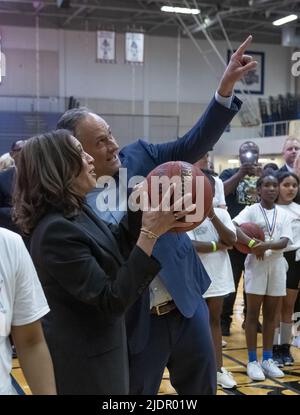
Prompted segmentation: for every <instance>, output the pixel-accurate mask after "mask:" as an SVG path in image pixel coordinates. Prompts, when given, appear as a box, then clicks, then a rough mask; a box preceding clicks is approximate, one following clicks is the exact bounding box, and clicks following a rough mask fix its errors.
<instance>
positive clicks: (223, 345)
mask: <svg viewBox="0 0 300 415" xmlns="http://www.w3.org/2000/svg"><path fill="white" fill-rule="evenodd" d="M226 346H227V342H226V341H225V340H223V339H222V347H226Z"/></svg>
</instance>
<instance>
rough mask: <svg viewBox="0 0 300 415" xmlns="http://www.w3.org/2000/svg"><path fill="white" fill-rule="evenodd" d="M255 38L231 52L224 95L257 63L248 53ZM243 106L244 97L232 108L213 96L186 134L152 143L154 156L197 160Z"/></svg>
mask: <svg viewBox="0 0 300 415" xmlns="http://www.w3.org/2000/svg"><path fill="white" fill-rule="evenodd" d="M251 41H252V36H249V37H248V38H247V39H246V40H245V42H244V43H243V44H242V45H241V46H240V47H239V48H238V49H237V51H236V52H235V53H233V55H232V56H231V59H230V62H229V64H228V66H227V67H226V69H225V72H224V74H223V76H222V79H221V81H220V83H219V87H218V90H217V92H218V94H219V95H220V96H222V97H227V96H231V94H232V91H233V89H234V85H235V83H236V82H237V81H239V80H240V79H241V78H242V77H243V76H244V75H245V74H246V73H248V72H249V71H251V70H253V69H254V68H255V67H256V65H257V62H254V61H253V59H252V57H251V56H248V55H245V54H244V52H245V50H246V49H247V48H248V47H249V46H250V43H251ZM240 106H241V101H240V100H238V99H237V98H236V97H234V98H233V99H232V103H231V107H230V108H227V106H226V105H225V104H224V105H223V104H222V103H219V102H217V100H216V99H215V98H213V99H212V101H211V102H210V104H209V105H208V107H207V109H206V111H205V112H204V114H203V115H202V117H201V118H200V119H199V121H198V122H197V123H196V124H195V125H194V127H192V129H191V130H190V131H188V132H187V133H186V134H185V135H184V136H183V137H181V138H179V139H178V140H176V141H172V142H168V143H164V144H156V145H153V144H152V145H151V144H150V145H149V147H148V150H149V152H150V153H151V156H152V157H153V158H155V160H156V162H157V164H161V163H165V162H167V161H170V160H183V161H187V162H189V163H195V162H196V161H197V160H199V159H200V158H201V157H202V156H203V155H204V154H205V153H207V152H208V151H211V150H212V148H213V146H214V145H215V144H216V142H217V141H218V140H219V138H220V137H221V135H222V134H223V132H224V130H225V128H226V127H227V125H228V124H229V123H230V122H231V120H232V118H233V117H234V116H235V115H236V113H237V112H238V110H239V108H240Z"/></svg>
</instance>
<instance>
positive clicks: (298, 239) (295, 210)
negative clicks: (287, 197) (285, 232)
mask: <svg viewBox="0 0 300 415" xmlns="http://www.w3.org/2000/svg"><path fill="white" fill-rule="evenodd" d="M278 206H280V207H281V208H283V209H284V210H285V211H286V212H287V213H288V214H289V215H290V218H291V222H292V231H293V244H289V245H288V246H287V247H286V248H285V250H284V251H285V252H286V251H295V250H298V249H299V248H300V205H298V203H295V202H292V203H290V204H289V205H278ZM299 254H300V252H297V255H296V256H299Z"/></svg>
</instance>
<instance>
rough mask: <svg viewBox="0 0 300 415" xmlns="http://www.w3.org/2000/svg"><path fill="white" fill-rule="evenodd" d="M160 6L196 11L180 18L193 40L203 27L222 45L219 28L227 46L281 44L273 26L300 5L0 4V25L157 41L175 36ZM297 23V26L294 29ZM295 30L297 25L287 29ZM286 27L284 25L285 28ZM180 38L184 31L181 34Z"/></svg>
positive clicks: (255, 1) (15, 0)
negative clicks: (129, 33) (138, 34)
mask: <svg viewBox="0 0 300 415" xmlns="http://www.w3.org/2000/svg"><path fill="white" fill-rule="evenodd" d="M162 5H168V6H170V5H173V6H181V7H186V6H190V7H191V8H195V7H196V6H197V8H199V9H200V11H201V13H200V15H198V16H197V17H196V18H195V17H193V16H185V15H179V16H180V19H181V27H183V26H185V27H186V28H188V30H189V31H191V32H192V33H193V34H194V35H195V36H196V37H200V38H201V37H203V33H202V29H203V27H206V30H207V31H208V33H209V34H210V35H211V36H212V38H213V39H215V40H218V39H224V34H223V33H224V32H222V29H221V27H222V26H221V25H222V24H223V26H224V28H225V30H226V33H227V35H228V37H229V39H230V40H231V41H235V40H236V41H240V40H241V39H243V38H245V37H246V35H248V34H249V33H252V34H254V35H255V42H264V43H278V44H280V43H281V28H279V27H274V26H273V25H272V21H273V20H276V19H278V18H280V17H284V16H286V15H288V14H291V13H295V14H298V13H299V17H300V0H299V1H297V0H280V1H270V0H206V1H198V0H81V1H79V0H70V5H69V7H67V8H59V7H58V6H57V0H44V1H40V0H34V1H32V0H4V1H1V0H0V25H16V26H34V25H35V22H36V18H35V15H36V13H37V11H38V14H39V24H40V27H45V28H57V29H59V28H63V29H67V30H90V31H91V30H97V29H100V30H110V29H114V30H116V31H117V32H124V31H126V30H132V29H134V30H138V31H139V30H143V31H144V32H145V33H146V34H149V35H156V36H177V34H178V27H179V26H180V24H179V20H178V18H177V17H176V15H174V14H171V13H165V12H162V11H161V10H160V8H161V6H162ZM298 22H299V23H298ZM288 25H289V26H291V27H295V28H296V33H297V34H298V28H299V33H300V19H299V21H296V23H295V22H292V23H289V24H288ZM285 26H287V25H285ZM182 33H183V34H184V30H183V29H182Z"/></svg>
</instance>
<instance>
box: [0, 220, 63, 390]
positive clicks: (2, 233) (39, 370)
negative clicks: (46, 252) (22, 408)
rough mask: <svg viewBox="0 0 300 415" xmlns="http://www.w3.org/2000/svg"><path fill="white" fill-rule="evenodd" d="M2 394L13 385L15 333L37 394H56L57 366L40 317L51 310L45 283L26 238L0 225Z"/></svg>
mask: <svg viewBox="0 0 300 415" xmlns="http://www.w3.org/2000/svg"><path fill="white" fill-rule="evenodd" d="M0 252H1V255H0V395H13V394H16V391H15V389H14V388H13V386H12V382H11V378H10V371H11V368H12V349H11V345H10V341H9V335H10V334H12V337H13V340H14V344H15V346H16V349H17V353H18V358H19V362H20V364H21V368H22V369H23V372H24V375H25V377H26V379H27V382H28V384H29V387H30V389H31V391H32V393H34V394H41V395H46V394H47V395H49V394H55V393H56V388H55V380H54V373H53V366H52V361H51V357H50V354H49V350H48V347H47V345H46V342H45V339H44V335H43V330H42V327H41V323H40V320H39V319H40V318H41V317H43V316H44V315H45V314H47V313H48V312H49V307H48V304H47V301H46V298H45V296H44V292H43V290H42V287H41V284H40V282H39V279H38V276H37V274H36V271H35V268H34V266H33V263H32V260H31V258H30V256H29V253H28V251H27V249H26V247H25V245H24V243H23V241H22V238H21V237H20V236H19V235H17V234H16V233H13V232H11V231H9V230H7V229H3V228H0Z"/></svg>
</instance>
